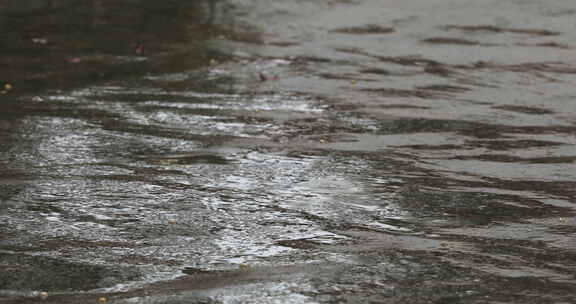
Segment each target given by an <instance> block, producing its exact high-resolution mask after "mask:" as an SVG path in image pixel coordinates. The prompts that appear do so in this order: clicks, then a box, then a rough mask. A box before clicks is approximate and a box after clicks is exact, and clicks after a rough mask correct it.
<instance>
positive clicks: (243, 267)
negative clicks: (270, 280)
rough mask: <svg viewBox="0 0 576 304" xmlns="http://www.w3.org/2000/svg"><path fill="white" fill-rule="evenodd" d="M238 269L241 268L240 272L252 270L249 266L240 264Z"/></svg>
mask: <svg viewBox="0 0 576 304" xmlns="http://www.w3.org/2000/svg"><path fill="white" fill-rule="evenodd" d="M238 268H240V270H248V268H250V266H248V265H246V264H240V265H238Z"/></svg>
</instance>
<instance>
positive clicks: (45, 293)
mask: <svg viewBox="0 0 576 304" xmlns="http://www.w3.org/2000/svg"><path fill="white" fill-rule="evenodd" d="M39 295H40V298H42V299H46V298H48V293H47V292H45V291H42V292H40V294H39Z"/></svg>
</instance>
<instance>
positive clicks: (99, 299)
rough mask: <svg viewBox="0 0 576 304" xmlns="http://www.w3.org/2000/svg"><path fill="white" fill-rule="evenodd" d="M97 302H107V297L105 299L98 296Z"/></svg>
mask: <svg viewBox="0 0 576 304" xmlns="http://www.w3.org/2000/svg"><path fill="white" fill-rule="evenodd" d="M98 302H100V303H104V302H108V299H106V298H105V297H100V298H98Z"/></svg>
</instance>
